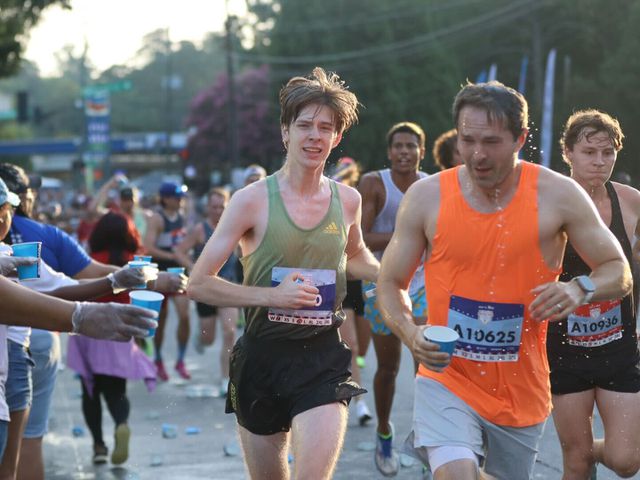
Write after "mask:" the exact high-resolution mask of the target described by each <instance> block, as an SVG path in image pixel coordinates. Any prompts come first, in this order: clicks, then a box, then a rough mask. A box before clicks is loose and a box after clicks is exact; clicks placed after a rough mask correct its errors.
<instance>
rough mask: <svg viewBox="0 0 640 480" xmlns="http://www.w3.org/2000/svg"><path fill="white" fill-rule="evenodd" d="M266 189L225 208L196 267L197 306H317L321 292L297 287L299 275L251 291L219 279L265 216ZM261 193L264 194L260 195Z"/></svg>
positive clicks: (191, 290) (244, 194) (246, 193)
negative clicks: (240, 245)
mask: <svg viewBox="0 0 640 480" xmlns="http://www.w3.org/2000/svg"><path fill="white" fill-rule="evenodd" d="M265 189H266V187H263V188H262V190H263V191H262V192H261V191H260V190H261V189H258V188H255V187H254V188H247V189H243V190H240V191H238V192H237V193H236V194H235V195H234V196H233V197H231V201H230V202H229V204H228V206H227V208H225V210H224V213H223V214H222V217H221V218H220V222H219V223H218V226H217V228H216V230H215V232H213V235H212V236H211V238H210V239H209V241H208V242H207V244H206V245H205V247H204V250H203V251H202V254H201V255H200V258H198V260H197V262H196V264H195V265H194V267H193V270H192V272H191V276H190V277H189V284H188V285H187V295H188V296H189V297H190V298H191V299H192V300H196V301H198V302H202V303H207V304H209V305H217V306H219V307H278V308H294V309H299V308H303V307H310V306H314V305H315V299H316V295H317V293H318V289H317V288H316V287H313V286H311V285H307V284H305V283H298V282H297V281H296V280H299V278H298V276H297V275H296V274H291V275H289V276H287V277H286V278H285V279H284V280H283V281H282V283H280V285H278V286H277V287H252V286H245V285H238V284H236V283H233V282H228V281H226V280H224V279H222V278H220V277H219V276H218V272H219V271H220V269H221V268H222V266H223V265H224V263H225V262H226V261H227V259H228V258H229V256H230V255H231V252H233V250H234V248H236V245H238V243H239V242H240V240H241V239H242V238H243V237H244V236H245V235H246V234H247V233H248V232H250V231H251V230H253V229H254V228H255V225H256V217H257V215H260V214H265V210H264V209H262V210H261V209H260V206H261V205H265V204H266V203H267V202H266V199H265V196H266V192H264V190H265ZM261 193H262V194H261Z"/></svg>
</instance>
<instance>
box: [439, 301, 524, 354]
mask: <svg viewBox="0 0 640 480" xmlns="http://www.w3.org/2000/svg"><path fill="white" fill-rule="evenodd" d="M523 320H524V305H523V304H519V303H493V302H478V301H476V300H471V299H469V298H462V297H456V296H455V295H452V296H451V300H450V303H449V317H448V326H449V328H453V329H454V330H455V331H456V332H458V335H460V339H459V340H458V343H457V344H456V349H455V351H454V352H453V355H454V356H456V357H460V358H466V359H469V360H478V361H481V362H516V361H518V355H519V352H520V338H521V336H522V322H523Z"/></svg>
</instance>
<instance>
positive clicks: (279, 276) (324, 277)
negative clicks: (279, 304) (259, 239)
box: [267, 267, 336, 326]
mask: <svg viewBox="0 0 640 480" xmlns="http://www.w3.org/2000/svg"><path fill="white" fill-rule="evenodd" d="M291 273H299V274H300V275H301V276H302V277H303V278H304V282H305V283H307V284H309V285H313V286H314V287H316V288H317V289H318V290H319V292H318V295H316V304H315V306H313V307H307V308H306V309H304V310H289V309H284V308H269V311H268V313H267V317H268V318H269V320H270V321H272V322H281V323H291V324H295V325H313V326H329V325H331V324H332V323H333V309H334V305H335V301H336V271H335V270H320V269H303V268H285V267H274V268H273V269H272V270H271V286H272V287H277V286H278V285H280V283H281V282H282V280H284V278H285V277H286V276H287V275H289V274H291Z"/></svg>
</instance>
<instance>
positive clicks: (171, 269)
mask: <svg viewBox="0 0 640 480" xmlns="http://www.w3.org/2000/svg"><path fill="white" fill-rule="evenodd" d="M167 273H173V274H174V275H182V274H183V273H184V267H169V268H167Z"/></svg>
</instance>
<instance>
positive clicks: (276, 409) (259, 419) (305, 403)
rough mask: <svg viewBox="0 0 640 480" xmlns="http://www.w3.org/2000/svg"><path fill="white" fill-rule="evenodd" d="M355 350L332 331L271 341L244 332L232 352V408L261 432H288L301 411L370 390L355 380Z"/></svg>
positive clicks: (242, 422) (240, 419) (229, 408)
mask: <svg viewBox="0 0 640 480" xmlns="http://www.w3.org/2000/svg"><path fill="white" fill-rule="evenodd" d="M350 367H351V350H349V347H347V345H346V344H345V343H344V342H342V341H341V340H340V337H339V334H338V332H337V330H331V331H329V332H326V333H323V334H322V335H320V336H318V337H316V338H314V339H308V340H296V341H288V340H284V341H268V340H262V339H257V338H255V337H250V336H248V335H246V334H245V335H243V336H242V337H240V339H239V340H238V341H237V342H236V344H235V346H234V347H233V350H232V351H231V359H230V381H229V392H228V394H227V405H226V412H227V413H232V412H235V414H236V418H237V421H238V423H239V424H240V425H242V426H243V427H244V428H246V429H247V430H249V431H250V432H251V433H254V434H256V435H272V434H274V433H278V432H288V431H289V429H290V428H291V420H292V419H293V417H295V416H296V415H298V414H299V413H302V412H305V411H307V410H310V409H312V408H315V407H318V406H321V405H327V404H330V403H336V402H339V403H343V404H344V405H348V404H349V401H350V399H351V398H352V397H355V396H357V395H361V394H363V393H366V390H364V389H362V388H360V387H359V386H358V385H357V384H356V383H354V382H352V381H351V371H350Z"/></svg>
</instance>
